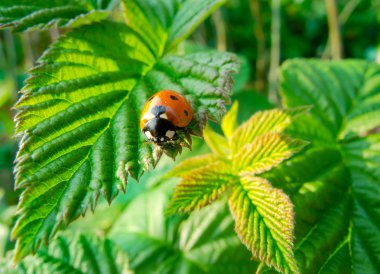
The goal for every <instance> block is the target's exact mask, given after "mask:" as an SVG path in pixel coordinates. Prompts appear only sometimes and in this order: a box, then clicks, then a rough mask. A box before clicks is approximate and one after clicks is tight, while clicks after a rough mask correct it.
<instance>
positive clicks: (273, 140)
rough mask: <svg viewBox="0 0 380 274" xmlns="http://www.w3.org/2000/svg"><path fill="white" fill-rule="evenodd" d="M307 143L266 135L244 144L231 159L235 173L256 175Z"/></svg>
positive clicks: (281, 136)
mask: <svg viewBox="0 0 380 274" xmlns="http://www.w3.org/2000/svg"><path fill="white" fill-rule="evenodd" d="M306 144H307V142H305V141H302V140H296V139H292V138H290V137H288V136H285V135H283V134H279V133H266V134H263V135H261V136H259V137H257V138H256V139H255V140H254V141H253V142H252V143H249V144H246V145H245V146H244V147H243V148H242V149H240V151H239V153H237V154H236V155H235V157H234V158H233V159H232V162H233V166H234V170H235V171H236V172H243V173H250V174H252V175H257V174H260V173H263V172H265V171H267V170H270V169H271V168H273V167H275V166H277V165H278V164H280V163H281V162H282V161H284V160H286V159H288V158H290V157H291V156H292V155H293V154H294V153H296V152H299V151H300V150H301V149H302V148H303V147H304V146H305V145H306Z"/></svg>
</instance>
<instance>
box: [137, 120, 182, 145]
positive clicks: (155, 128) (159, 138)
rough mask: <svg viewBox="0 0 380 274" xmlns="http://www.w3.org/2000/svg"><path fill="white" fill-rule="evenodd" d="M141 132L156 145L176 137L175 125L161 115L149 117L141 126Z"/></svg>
mask: <svg viewBox="0 0 380 274" xmlns="http://www.w3.org/2000/svg"><path fill="white" fill-rule="evenodd" d="M143 132H144V134H145V135H146V137H147V138H148V139H149V140H150V141H152V142H154V143H156V144H158V145H161V144H165V143H167V142H169V141H173V140H176V139H178V135H177V133H176V127H175V126H174V125H173V124H172V123H171V122H170V121H169V120H167V119H164V118H161V117H155V118H153V119H151V120H150V121H149V122H148V123H147V124H146V125H145V127H144V128H143Z"/></svg>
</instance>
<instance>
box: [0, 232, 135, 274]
mask: <svg viewBox="0 0 380 274" xmlns="http://www.w3.org/2000/svg"><path fill="white" fill-rule="evenodd" d="M9 269H10V267H9ZM0 270H1V265H0ZM2 273H4V272H2ZM5 273H8V272H6V271H5ZM15 273H35V274H44V273H57V274H64V273H75V274H81V273H93V274H96V273H104V274H124V273H125V274H128V273H133V272H132V271H131V270H130V269H129V263H128V257H127V255H126V254H125V253H124V252H123V251H122V250H121V249H120V248H119V247H118V246H117V245H115V244H114V243H113V242H112V241H110V240H109V239H104V238H99V237H95V236H94V235H91V236H89V235H86V236H84V235H83V234H78V235H75V236H73V235H71V234H69V233H65V234H63V235H60V236H59V237H58V238H57V239H56V240H54V241H53V242H52V244H51V245H50V246H49V248H45V249H41V250H40V251H39V252H38V253H37V254H36V256H35V257H32V258H27V259H26V260H25V261H24V262H22V263H21V264H19V265H17V268H16V269H15Z"/></svg>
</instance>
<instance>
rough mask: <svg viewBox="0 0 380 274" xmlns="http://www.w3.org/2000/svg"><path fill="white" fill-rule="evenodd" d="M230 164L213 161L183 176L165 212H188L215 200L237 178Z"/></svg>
mask: <svg viewBox="0 0 380 274" xmlns="http://www.w3.org/2000/svg"><path fill="white" fill-rule="evenodd" d="M230 168H231V166H230V165H228V164H225V163H224V162H221V161H219V162H215V163H212V164H209V165H207V166H205V167H203V168H199V169H197V170H195V171H193V172H192V173H189V174H186V175H184V176H183V179H182V181H181V182H180V183H179V184H178V185H177V187H176V190H175V192H174V194H173V198H172V199H171V201H170V204H169V207H168V209H167V214H175V213H178V212H190V211H194V210H195V209H200V208H202V207H204V206H206V205H208V204H210V203H211V202H213V201H215V200H217V199H218V198H219V197H220V196H221V195H222V194H223V193H224V192H225V191H226V190H227V188H228V185H229V184H232V183H233V182H235V181H236V180H238V178H237V177H236V176H234V175H233V173H232V171H231V169H230Z"/></svg>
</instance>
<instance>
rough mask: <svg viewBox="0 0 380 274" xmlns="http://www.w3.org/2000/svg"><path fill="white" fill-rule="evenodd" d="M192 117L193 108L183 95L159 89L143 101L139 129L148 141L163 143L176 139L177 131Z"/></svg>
mask: <svg viewBox="0 0 380 274" xmlns="http://www.w3.org/2000/svg"><path fill="white" fill-rule="evenodd" d="M192 118H193V109H192V107H191V105H190V103H189V102H188V101H187V100H186V98H185V97H184V96H183V95H181V94H180V93H178V92H175V91H173V90H161V91H159V92H157V93H156V94H154V95H153V96H152V97H150V98H149V100H148V101H147V102H146V103H145V105H144V108H143V110H142V113H141V119H140V129H141V130H142V131H143V132H144V134H145V136H146V137H147V138H148V139H149V140H150V141H152V142H154V143H156V144H158V145H163V144H165V143H167V142H170V141H173V140H176V139H178V134H177V131H178V130H181V129H184V128H185V127H186V126H187V125H188V124H189V123H190V121H191V119H192Z"/></svg>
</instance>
